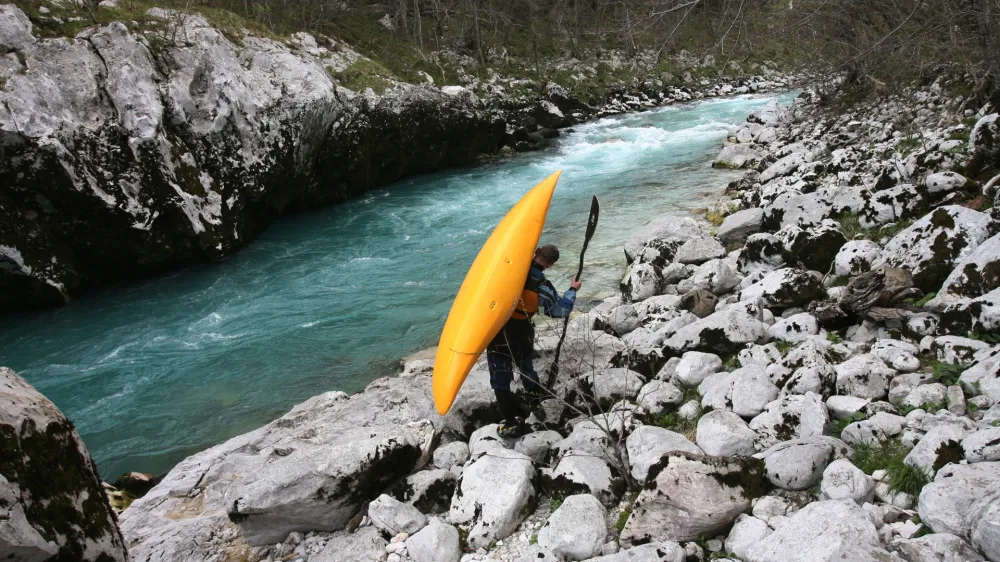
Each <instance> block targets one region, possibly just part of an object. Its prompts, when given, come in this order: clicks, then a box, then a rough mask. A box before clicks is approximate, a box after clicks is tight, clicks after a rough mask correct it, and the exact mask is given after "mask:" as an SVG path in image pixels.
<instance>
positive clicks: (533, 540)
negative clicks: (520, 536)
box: [528, 533, 538, 545]
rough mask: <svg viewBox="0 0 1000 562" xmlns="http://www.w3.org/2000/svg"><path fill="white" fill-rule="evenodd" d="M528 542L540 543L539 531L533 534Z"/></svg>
mask: <svg viewBox="0 0 1000 562" xmlns="http://www.w3.org/2000/svg"><path fill="white" fill-rule="evenodd" d="M528 544H533V545H534V544H538V533H535V534H533V535H531V540H529V541H528Z"/></svg>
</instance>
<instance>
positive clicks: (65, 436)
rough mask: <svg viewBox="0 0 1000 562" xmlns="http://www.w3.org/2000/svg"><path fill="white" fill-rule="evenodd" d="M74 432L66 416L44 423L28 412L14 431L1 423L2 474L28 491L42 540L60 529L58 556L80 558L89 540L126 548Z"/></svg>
mask: <svg viewBox="0 0 1000 562" xmlns="http://www.w3.org/2000/svg"><path fill="white" fill-rule="evenodd" d="M74 432H75V430H74V428H73V424H72V423H70V422H69V420H67V419H65V418H63V419H52V420H50V421H49V423H48V425H46V426H45V427H44V428H39V427H37V426H36V425H35V423H34V421H33V420H32V419H30V418H26V419H25V420H24V422H23V423H22V424H19V427H18V428H17V430H16V431H15V429H14V427H12V426H10V425H0V474H3V475H4V477H5V478H6V479H7V480H8V481H10V482H13V483H16V484H17V485H18V487H19V488H20V489H21V490H22V491H24V492H26V493H27V494H28V495H29V496H30V499H31V501H28V502H24V504H23V506H24V511H25V515H26V516H27V518H28V520H29V521H31V524H32V527H34V529H35V530H36V531H38V533H39V534H40V535H41V536H42V537H43V538H45V540H49V541H56V539H57V535H60V537H59V540H58V543H59V544H60V547H59V551H58V553H57V554H56V555H55V557H54V558H53V560H58V561H62V560H83V559H84V547H86V545H87V544H88V543H94V542H97V543H101V542H104V543H109V544H108V546H107V548H110V549H114V548H115V547H118V548H120V549H121V550H124V546H123V545H122V543H123V542H124V541H123V540H122V537H121V535H120V532H119V531H118V529H117V527H115V526H114V525H113V524H112V521H113V516H112V513H111V506H110V504H109V502H108V497H107V495H106V494H105V493H104V489H103V486H102V485H101V481H100V477H99V476H98V475H97V473H96V468H94V467H93V466H92V465H91V464H90V459H89V458H88V457H85V456H84V455H81V454H79V453H78V452H77V444H76V441H75V440H74V438H73V435H74ZM90 555H91V556H93V553H91V554H90ZM100 558H107V555H103V556H102V557H100Z"/></svg>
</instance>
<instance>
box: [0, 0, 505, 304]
mask: <svg viewBox="0 0 1000 562" xmlns="http://www.w3.org/2000/svg"><path fill="white" fill-rule="evenodd" d="M150 15H151V16H153V17H154V18H156V19H158V20H160V21H162V22H163V23H162V24H161V25H160V26H159V27H157V28H155V30H153V31H146V32H144V33H143V32H136V33H133V32H132V31H130V30H129V29H128V28H127V27H126V26H125V25H123V24H121V23H117V22H116V23H111V24H109V25H105V26H101V27H97V28H93V29H90V30H87V31H84V32H83V33H81V34H80V35H78V36H77V37H75V38H72V39H70V38H57V39H47V40H37V39H36V38H35V37H34V36H33V35H32V27H31V22H30V21H29V20H28V18H27V17H25V16H24V14H23V13H22V12H21V11H20V10H18V9H17V8H16V7H14V6H10V5H8V6H0V52H5V51H6V52H7V54H6V55H3V56H2V57H0V155H2V158H0V311H3V310H10V309H14V308H19V307H26V306H36V305H48V304H58V303H62V302H64V301H65V300H66V299H68V298H69V296H70V295H72V294H75V293H76V292H78V291H79V290H81V289H82V288H85V287H86V286H88V285H93V284H99V283H101V282H104V281H107V280H111V279H115V278H121V277H129V276H135V275H142V274H147V273H150V272H153V271H157V270H161V269H165V268H169V267H172V266H176V265H179V264H184V263H190V262H196V261H203V260H207V259H213V258H217V257H220V256H223V255H226V254H228V253H231V252H233V251H234V250H236V249H237V248H239V247H240V246H242V245H243V244H245V243H247V242H248V241H249V240H251V239H252V238H253V237H254V236H255V235H257V234H258V233H259V232H260V231H261V230H263V229H264V228H265V227H266V225H267V224H268V223H269V222H270V221H271V220H272V219H273V218H274V217H276V216H277V215H279V214H281V213H283V212H287V211H290V210H294V209H296V208H306V207H310V206H313V205H316V204H325V203H331V202H337V201H342V200H344V199H347V198H348V197H350V196H352V195H355V194H358V193H361V192H363V191H365V190H366V189H369V188H370V187H372V186H375V185H379V184H385V183H388V182H391V181H394V180H396V179H398V178H400V177H401V176H403V175H406V174H411V173H415V172H422V171H429V170H433V169H436V168H439V167H442V166H446V165H455V164H462V163H466V162H469V161H471V160H473V159H474V158H475V157H476V155H478V154H481V153H484V152H493V151H496V150H497V149H498V148H499V146H500V144H499V143H500V142H501V141H502V140H503V137H504V135H505V125H504V123H503V122H502V121H498V120H497V119H496V118H494V117H492V116H491V113H490V111H489V110H487V109H486V108H485V106H484V104H482V103H481V102H480V101H479V100H478V99H476V98H475V96H473V95H471V93H470V92H468V91H465V90H462V89H459V90H460V91H457V92H455V95H448V94H445V93H442V91H441V90H437V89H434V88H429V87H417V86H409V85H403V86H400V87H399V88H397V89H396V90H395V91H394V92H393V95H388V96H380V97H376V96H373V95H369V96H365V95H357V94H355V93H354V92H351V91H350V90H346V89H344V88H339V87H337V86H336V85H335V83H334V81H333V80H331V78H330V74H329V72H335V71H338V70H343V65H344V55H343V54H341V53H333V52H331V51H329V50H327V49H325V48H322V47H318V46H317V45H316V43H315V41H314V40H313V38H312V37H310V36H308V35H304V34H299V35H297V36H296V37H295V38H294V39H292V40H290V41H288V42H279V41H276V40H272V39H268V38H262V37H252V36H245V37H244V38H243V39H242V40H240V41H239V42H238V43H236V42H234V41H232V40H230V39H229V38H227V36H226V35H224V34H223V33H222V32H220V30H218V29H216V28H213V27H212V26H211V25H209V24H208V23H207V22H206V21H205V20H204V19H202V18H201V17H198V16H183V17H181V16H179V15H178V14H175V13H171V12H167V11H163V10H157V9H154V10H152V11H151V12H150ZM353 56H355V57H356V56H357V55H353Z"/></svg>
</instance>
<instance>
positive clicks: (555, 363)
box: [546, 195, 601, 390]
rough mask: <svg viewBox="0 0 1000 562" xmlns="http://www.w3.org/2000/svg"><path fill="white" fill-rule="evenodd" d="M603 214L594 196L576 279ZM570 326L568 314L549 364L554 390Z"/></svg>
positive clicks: (550, 383) (547, 384) (550, 388)
mask: <svg viewBox="0 0 1000 562" xmlns="http://www.w3.org/2000/svg"><path fill="white" fill-rule="evenodd" d="M600 214H601V206H600V205H599V204H598V203H597V196H596V195H595V196H594V199H593V201H591V203H590V219H588V220H587V234H586V235H585V236H584V238H583V248H581V249H580V269H578V270H577V271H576V277H575V278H574V279H576V280H577V281H579V280H580V276H581V275H583V254H584V252H586V251H587V245H588V244H590V238H591V237H592V236H594V231H595V230H597V218H598V216H599V215H600ZM568 327H569V316H568V315H567V316H566V320H565V321H563V329H562V335H561V336H559V343H558V344H557V345H556V356H555V359H553V360H552V364H551V365H549V370H548V380H547V381H546V388H548V389H549V390H552V387H553V385H555V383H556V376H557V375H558V374H559V351H560V350H561V349H562V344H563V340H564V339H566V328H568Z"/></svg>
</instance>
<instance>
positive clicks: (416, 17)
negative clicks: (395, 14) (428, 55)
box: [413, 0, 424, 53]
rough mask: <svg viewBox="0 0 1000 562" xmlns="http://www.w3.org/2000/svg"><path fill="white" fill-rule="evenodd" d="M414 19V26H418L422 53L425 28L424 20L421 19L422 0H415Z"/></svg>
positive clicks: (419, 44)
mask: <svg viewBox="0 0 1000 562" xmlns="http://www.w3.org/2000/svg"><path fill="white" fill-rule="evenodd" d="M413 20H414V27H416V34H417V45H418V46H419V47H420V51H421V53H423V50H424V30H423V25H422V22H421V21H420V0H413Z"/></svg>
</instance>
